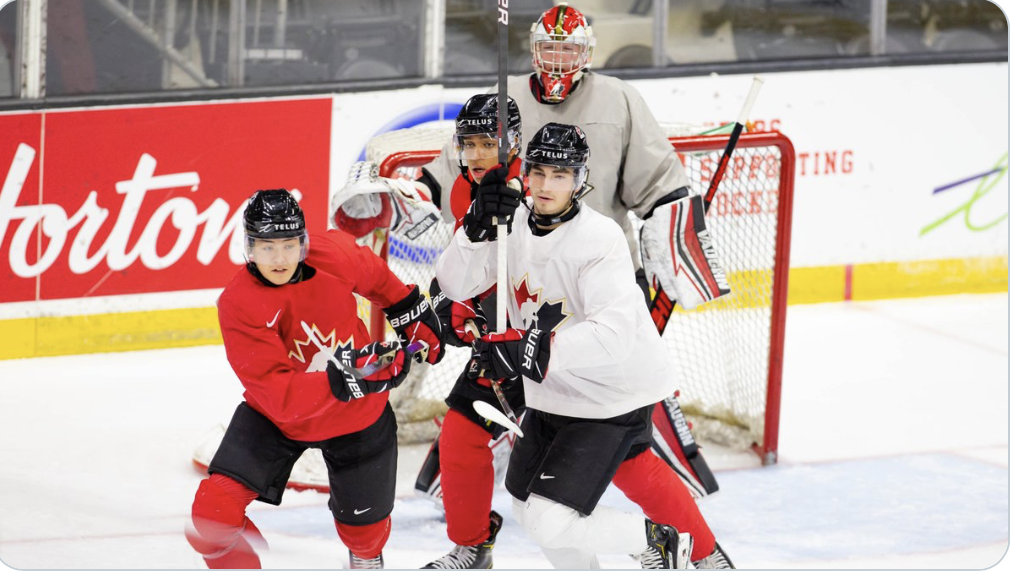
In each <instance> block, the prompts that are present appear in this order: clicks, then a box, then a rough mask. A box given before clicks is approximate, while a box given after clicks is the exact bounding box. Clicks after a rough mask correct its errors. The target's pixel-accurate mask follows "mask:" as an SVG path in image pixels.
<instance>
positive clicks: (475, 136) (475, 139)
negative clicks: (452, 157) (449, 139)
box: [453, 129, 520, 164]
mask: <svg viewBox="0 0 1010 572" xmlns="http://www.w3.org/2000/svg"><path fill="white" fill-rule="evenodd" d="M507 137H508V146H509V151H514V150H517V149H519V143H520V141H519V133H517V132H516V131H515V130H514V129H509V130H508V134H507ZM453 143H454V145H455V148H456V157H457V158H458V159H459V161H460V164H464V163H465V162H467V161H480V160H483V159H494V160H496V162H497V159H498V132H497V131H495V132H493V133H467V134H465V135H458V134H457V135H456V136H455V137H454V138H453Z"/></svg>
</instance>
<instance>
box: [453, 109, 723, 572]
mask: <svg viewBox="0 0 1010 572" xmlns="http://www.w3.org/2000/svg"><path fill="white" fill-rule="evenodd" d="M588 156H589V147H588V144H587V141H586V136H585V134H583V133H582V131H581V129H579V128H578V127H575V126H571V125H560V124H554V123H549V124H547V125H545V126H544V127H543V128H542V129H540V130H539V131H538V132H537V133H536V135H534V136H533V138H532V140H531V141H530V143H529V145H528V146H527V149H526V155H525V160H524V162H523V175H524V179H525V180H526V181H527V184H528V185H529V191H530V198H529V199H528V200H527V202H526V203H524V204H521V205H520V206H519V207H518V211H517V212H516V214H515V219H516V220H515V221H514V224H513V227H512V231H511V232H510V233H509V235H508V237H507V239H506V240H507V241H508V250H507V255H508V268H507V275H508V284H509V288H508V292H507V293H504V294H503V295H507V296H508V299H507V308H508V313H509V318H510V324H511V327H510V328H509V329H508V330H507V331H506V332H504V333H502V334H486V335H484V336H482V337H481V339H480V340H478V341H477V342H476V344H475V354H476V357H475V359H474V361H473V362H472V364H471V367H470V371H471V372H480V375H486V376H488V377H491V378H494V379H501V380H503V381H504V380H509V379H514V378H517V377H521V380H522V383H523V387H524V391H525V397H526V403H527V406H528V409H527V414H526V416H525V418H524V420H523V424H522V429H523V432H524V433H525V437H522V438H520V439H519V440H517V442H516V446H515V450H514V451H513V453H512V456H511V458H510V460H509V468H508V473H507V477H506V481H505V482H506V488H508V490H509V492H510V493H511V494H512V495H513V496H514V497H515V499H516V500H515V502H514V512H515V516H516V519H517V520H518V521H519V522H520V523H521V524H522V525H523V527H524V528H525V529H526V531H527V532H528V533H529V534H530V535H531V537H532V538H533V539H534V540H536V541H537V543H538V544H540V546H541V547H542V548H543V551H544V553H545V555H547V557H548V559H550V561H551V563H552V564H554V565H555V567H557V568H575V569H585V568H596V567H599V563H598V561H597V559H596V556H595V555H596V553H599V552H602V553H628V554H634V555H636V557H637V558H638V559H639V560H640V562H641V564H642V566H643V567H644V568H674V567H676V568H687V567H689V566H690V565H693V566H694V567H698V568H731V567H732V564H731V563H730V561H729V559H728V558H727V557H726V555H725V553H724V552H723V551H722V549H721V548H720V547H719V546H718V544H716V543H715V539H714V537H713V535H712V532H711V531H710V530H709V528H708V525H707V524H706V523H705V520H704V518H703V517H702V515H701V513H700V512H699V510H698V507H697V505H696V504H695V502H694V499H693V498H692V497H691V494H690V493H689V492H688V490H687V488H686V486H685V485H684V484H683V483H682V482H681V481H680V480H679V479H678V478H677V476H676V475H675V474H674V472H673V470H671V469H670V467H669V466H667V465H666V464H665V463H663V462H662V461H660V460H659V459H658V458H657V457H656V456H655V455H654V454H653V453H652V451H651V449H650V443H651V441H652V427H651V419H652V410H653V407H654V404H655V403H656V402H657V401H659V399H660V398H662V396H663V395H668V394H670V393H672V390H673V388H674V387H675V384H676V380H675V379H673V377H672V376H670V375H669V371H670V368H669V364H668V363H667V360H668V359H669V358H668V356H667V353H666V352H665V351H664V350H665V348H664V346H663V342H662V341H661V339H660V337H659V335H658V333H657V331H656V329H655V327H653V325H652V323H651V319H650V318H649V315H648V313H647V312H646V309H645V308H644V307H643V306H642V304H641V302H640V296H641V294H640V291H639V290H638V289H637V287H636V285H635V282H634V280H633V278H632V274H631V272H630V270H631V267H632V266H631V255H630V252H629V250H628V248H627V245H626V243H625V241H624V239H623V237H622V233H621V230H620V227H619V226H618V225H617V224H615V223H614V222H613V221H611V220H609V219H607V218H606V217H604V216H602V215H600V214H599V213H597V212H596V211H595V210H593V209H592V208H591V207H588V206H586V205H583V204H582V203H581V199H582V197H584V195H585V194H586V193H587V192H588V190H589V189H590V188H591V187H589V185H588V184H587V183H586V176H587V168H586V161H587V159H588ZM497 191H499V189H495V188H490V187H489V188H483V187H482V188H480V189H479V190H478V196H477V197H476V198H475V200H474V204H475V205H476V204H478V203H481V202H484V203H499V202H506V204H510V201H500V200H498V199H497V198H496V197H482V196H480V195H481V194H483V193H495V192H497ZM503 214H504V216H508V213H499V215H498V216H502V215H503ZM486 222H487V221H483V224H486ZM467 226H468V223H467V221H464V228H463V229H461V230H458V231H457V232H456V234H455V236H454V237H453V240H452V242H451V243H450V244H449V247H448V249H447V250H446V251H445V252H444V253H443V255H442V256H441V257H440V258H439V261H438V263H437V270H436V275H437V277H438V280H439V282H440V283H441V284H443V286H444V290H445V294H446V295H447V296H448V297H449V298H451V299H453V300H463V301H465V300H468V299H470V297H472V296H473V295H474V294H475V293H479V292H483V291H485V290H486V289H487V288H488V287H490V286H491V285H492V284H494V277H495V275H496V273H497V272H496V266H497V260H496V258H497V257H496V251H497V248H498V243H497V242H496V241H493V240H492V239H490V238H488V239H482V240H475V239H474V235H473V233H471V232H468V231H467V228H466V227H467ZM474 375H476V374H474ZM445 436H446V434H445V433H443V438H444V437H445ZM445 445H446V443H445V442H443V449H444V448H445ZM443 454H444V451H443ZM446 477H447V474H446V468H445V467H443V488H444V489H445V488H446V483H447V481H446ZM611 481H613V482H614V484H615V485H617V486H618V488H620V489H621V490H622V491H623V492H624V493H625V494H626V495H628V497H629V498H630V499H631V500H632V501H634V502H636V503H638V504H639V505H640V506H641V507H642V508H643V510H644V511H645V514H646V516H641V515H633V514H629V513H624V512H621V511H617V510H615V509H612V508H609V507H603V506H597V502H598V501H599V499H600V497H601V496H602V494H603V492H604V490H605V489H606V488H607V485H608V484H609V483H610V482H611ZM445 492H446V498H448V490H446V491H445ZM447 507H448V502H447ZM447 517H448V511H447ZM678 531H679V532H678Z"/></svg>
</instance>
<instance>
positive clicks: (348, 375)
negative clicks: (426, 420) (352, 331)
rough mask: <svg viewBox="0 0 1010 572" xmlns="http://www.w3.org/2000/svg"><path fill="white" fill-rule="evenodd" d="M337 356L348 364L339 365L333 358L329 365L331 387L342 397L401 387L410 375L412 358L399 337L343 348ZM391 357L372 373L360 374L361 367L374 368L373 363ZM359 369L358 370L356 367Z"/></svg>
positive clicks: (357, 396)
mask: <svg viewBox="0 0 1010 572" xmlns="http://www.w3.org/2000/svg"><path fill="white" fill-rule="evenodd" d="M336 358H337V359H338V360H339V361H340V363H342V364H344V367H343V368H338V367H337V366H336V365H335V364H334V363H333V362H330V363H329V364H328V365H327V366H326V374H327V375H328V376H329V378H330V391H332V392H333V396H334V397H336V398H337V399H339V400H340V401H350V400H352V399H359V398H362V397H364V396H365V395H367V394H369V393H381V392H383V391H389V390H390V389H393V388H394V387H399V385H400V384H401V383H403V380H405V379H407V373H409V372H410V362H411V360H410V359H408V356H407V352H405V351H404V350H403V348H402V347H400V344H399V343H398V342H396V341H392V342H373V343H371V344H368V345H367V346H365V347H363V348H358V349H348V350H343V351H341V352H339V353H338V354H337V355H336ZM382 361H388V362H389V363H388V365H385V366H383V367H380V368H379V369H378V370H377V371H374V372H372V373H371V374H367V375H364V376H362V377H359V376H360V373H358V372H360V371H361V370H365V371H367V370H369V369H372V367H373V364H376V363H380V364H381V362H382ZM352 368H353V370H356V371H352Z"/></svg>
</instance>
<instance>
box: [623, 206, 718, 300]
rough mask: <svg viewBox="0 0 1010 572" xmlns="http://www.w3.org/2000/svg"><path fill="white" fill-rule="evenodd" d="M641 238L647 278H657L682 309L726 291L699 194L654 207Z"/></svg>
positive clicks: (652, 279)
mask: <svg viewBox="0 0 1010 572" xmlns="http://www.w3.org/2000/svg"><path fill="white" fill-rule="evenodd" d="M641 242H642V258H643V265H644V266H645V271H646V274H647V275H648V277H649V279H650V282H653V281H654V280H658V281H659V284H660V285H662V287H663V288H664V289H665V290H666V291H668V292H669V293H670V294H671V296H673V297H675V299H676V300H677V302H678V303H679V304H680V305H681V306H683V307H684V308H685V309H687V310H690V309H692V308H694V307H696V306H698V305H699V304H703V303H705V302H708V301H710V300H714V299H716V298H718V297H720V296H724V295H726V294H729V292H730V288H729V282H728V281H727V280H726V272H725V270H724V269H723V267H722V264H721V263H720V261H719V255H718V250H717V248H716V246H715V242H714V240H713V238H712V234H711V233H710V232H709V230H708V228H707V226H706V225H705V207H704V206H703V204H702V198H701V196H700V195H692V196H688V197H684V198H682V199H679V200H677V201H674V202H672V203H669V204H665V205H662V206H659V207H657V208H656V210H655V211H654V212H653V214H652V216H651V217H649V219H647V220H646V221H645V224H644V225H643V226H642V235H641Z"/></svg>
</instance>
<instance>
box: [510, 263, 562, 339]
mask: <svg viewBox="0 0 1010 572" xmlns="http://www.w3.org/2000/svg"><path fill="white" fill-rule="evenodd" d="M542 291H543V288H537V289H535V290H532V291H531V290H530V287H529V274H524V275H523V277H522V279H521V280H520V281H519V284H517V285H516V286H515V287H514V288H513V294H514V295H515V300H516V305H517V306H519V316H520V317H521V318H522V321H523V328H525V329H527V330H528V329H530V328H537V329H539V330H542V331H545V332H553V331H554V330H557V329H558V328H559V327H560V326H561V324H563V323H564V321H565V320H567V319H568V318H569V317H570V316H571V315H572V314H571V313H570V312H566V311H565V299H564V298H561V299H560V300H541V295H540V294H541V292H542Z"/></svg>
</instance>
